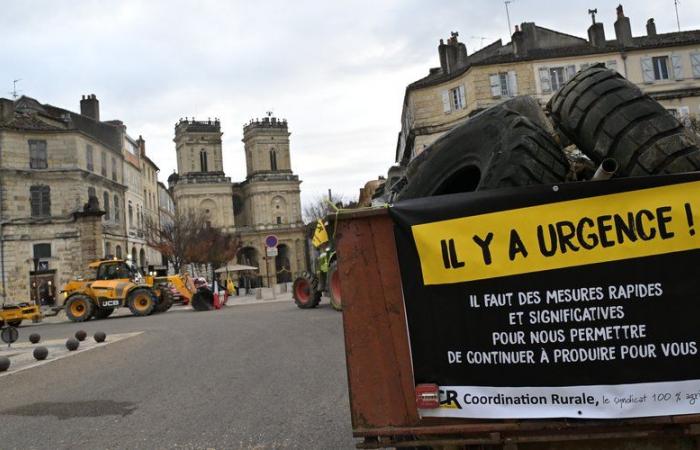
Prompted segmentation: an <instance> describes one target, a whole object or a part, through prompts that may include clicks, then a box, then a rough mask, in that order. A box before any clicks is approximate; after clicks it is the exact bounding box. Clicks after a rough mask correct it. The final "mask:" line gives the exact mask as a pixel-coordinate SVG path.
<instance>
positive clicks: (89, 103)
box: [80, 94, 100, 122]
mask: <svg viewBox="0 0 700 450" xmlns="http://www.w3.org/2000/svg"><path fill="white" fill-rule="evenodd" d="M80 114H82V115H83V116H86V117H89V118H91V119H93V120H96V121H98V122H99V121H100V101H99V100H97V97H96V96H95V94H89V95H83V98H82V99H81V100H80Z"/></svg>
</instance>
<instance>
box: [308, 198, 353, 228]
mask: <svg viewBox="0 0 700 450" xmlns="http://www.w3.org/2000/svg"><path fill="white" fill-rule="evenodd" d="M333 206H335V207H336V208H352V207H354V206H357V203H356V202H350V201H348V200H346V198H345V196H344V195H342V194H341V195H338V194H334V195H332V196H331V198H330V199H329V198H328V197H327V196H325V195H319V196H317V197H315V198H314V199H313V200H312V201H311V202H310V203H307V204H306V205H304V208H303V209H302V216H303V219H304V223H311V222H316V221H317V220H318V219H325V217H326V216H327V215H328V214H330V213H332V212H335V208H334V207H333Z"/></svg>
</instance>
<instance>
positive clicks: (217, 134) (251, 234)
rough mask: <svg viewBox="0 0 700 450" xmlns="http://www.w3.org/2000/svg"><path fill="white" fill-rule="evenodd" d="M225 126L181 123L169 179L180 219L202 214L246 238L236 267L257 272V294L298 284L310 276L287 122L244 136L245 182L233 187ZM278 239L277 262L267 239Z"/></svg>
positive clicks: (251, 128)
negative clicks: (305, 273) (226, 165)
mask: <svg viewBox="0 0 700 450" xmlns="http://www.w3.org/2000/svg"><path fill="white" fill-rule="evenodd" d="M221 136H222V133H221V128H220V123H219V121H218V120H214V121H206V122H205V121H196V120H180V121H179V122H178V123H177V125H176V126H175V139H174V140H175V148H176V153H177V161H178V173H177V174H173V175H171V176H170V178H169V179H168V181H169V183H170V187H171V191H172V193H173V198H174V200H175V205H176V209H177V211H178V214H180V213H190V212H197V211H200V212H202V213H204V214H206V215H207V216H208V217H209V218H210V222H211V224H212V225H213V226H216V227H220V228H223V229H224V230H226V231H229V232H233V233H237V234H239V235H240V236H241V240H242V249H241V250H240V251H239V254H238V257H237V262H238V263H240V264H247V265H251V266H255V267H258V270H257V274H256V277H254V278H252V279H248V280H247V281H246V282H245V283H250V285H251V286H252V287H255V286H257V285H259V284H262V285H265V286H269V285H270V284H272V283H274V282H287V281H291V279H292V278H293V276H294V275H295V274H297V273H299V272H300V271H302V270H304V269H305V261H306V257H305V245H304V242H305V238H304V224H303V222H302V219H301V202H300V197H299V193H300V191H299V185H300V183H301V182H300V181H299V177H298V176H296V175H295V174H294V173H293V172H292V167H291V157H290V148H289V136H290V133H289V130H288V127H287V122H286V121H283V120H278V119H277V118H275V117H266V118H264V119H262V120H255V121H251V122H250V123H248V124H247V125H245V127H244V129H243V142H244V151H245V155H246V173H247V174H246V179H245V181H243V182H239V183H232V182H231V180H230V178H228V177H226V176H225V174H224V172H223V163H222V162H223V158H222V146H221ZM271 234H273V235H275V236H277V238H278V246H277V251H278V255H277V256H276V257H270V258H268V257H267V256H266V246H265V237H267V236H269V235H271Z"/></svg>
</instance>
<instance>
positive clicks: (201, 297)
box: [190, 288, 214, 311]
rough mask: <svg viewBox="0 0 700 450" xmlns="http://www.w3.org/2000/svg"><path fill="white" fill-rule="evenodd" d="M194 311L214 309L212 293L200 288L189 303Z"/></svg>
mask: <svg viewBox="0 0 700 450" xmlns="http://www.w3.org/2000/svg"><path fill="white" fill-rule="evenodd" d="M190 304H191V305H192V308H193V309H194V310H195V311H211V310H212V309H214V293H213V292H212V291H210V290H209V289H206V288H200V289H198V290H197V292H195V294H194V295H193V296H192V300H191V301H190Z"/></svg>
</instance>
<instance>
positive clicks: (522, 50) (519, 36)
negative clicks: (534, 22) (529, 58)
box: [511, 25, 527, 56]
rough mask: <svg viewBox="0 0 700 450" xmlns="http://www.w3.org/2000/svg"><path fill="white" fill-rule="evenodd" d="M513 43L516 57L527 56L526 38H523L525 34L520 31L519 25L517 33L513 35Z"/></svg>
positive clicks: (516, 29)
mask: <svg viewBox="0 0 700 450" xmlns="http://www.w3.org/2000/svg"><path fill="white" fill-rule="evenodd" d="M511 41H512V42H513V53H514V54H515V55H516V56H525V55H527V48H526V47H525V36H523V32H522V31H520V27H519V26H517V25H516V26H515V33H513V36H511Z"/></svg>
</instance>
